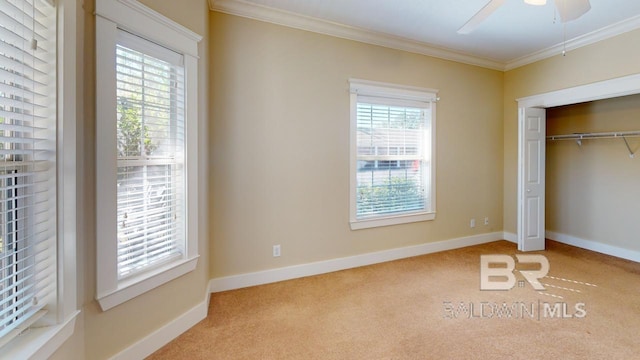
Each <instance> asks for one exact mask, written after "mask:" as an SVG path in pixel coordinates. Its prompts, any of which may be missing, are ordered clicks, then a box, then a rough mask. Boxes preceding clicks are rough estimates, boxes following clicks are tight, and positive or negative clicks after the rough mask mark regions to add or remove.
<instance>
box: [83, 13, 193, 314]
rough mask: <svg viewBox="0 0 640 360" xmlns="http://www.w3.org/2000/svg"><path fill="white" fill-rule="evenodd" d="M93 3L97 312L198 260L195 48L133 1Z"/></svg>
mask: <svg viewBox="0 0 640 360" xmlns="http://www.w3.org/2000/svg"><path fill="white" fill-rule="evenodd" d="M130 5H131V4H128V3H127V2H122V1H120V0H101V1H98V2H96V117H97V118H96V133H97V137H96V188H97V189H98V192H97V196H96V198H97V199H96V200H97V204H98V206H97V208H96V233H97V243H96V247H97V249H96V251H97V254H98V255H97V261H96V270H97V271H96V299H97V300H98V303H99V304H100V307H101V308H102V310H103V311H107V310H109V309H111V308H113V307H115V306H118V305H120V304H122V303H124V302H125V301H128V300H130V299H133V298H135V297H137V296H139V295H141V294H143V293H146V292H148V291H151V290H153V289H154V288H156V287H158V286H160V285H162V284H165V283H167V282H169V281H172V280H174V279H177V278H178V277H180V276H182V275H184V274H187V273H189V272H191V271H193V270H195V268H196V266H197V263H198V240H199V236H198V187H199V185H198V178H199V176H198V148H199V141H198V121H199V115H198V42H200V41H201V40H202V36H200V35H198V34H196V33H194V32H192V31H191V30H189V29H187V28H185V27H184V26H182V25H180V24H178V23H176V22H174V21H172V20H171V19H168V18H166V17H164V16H162V15H161V14H159V13H157V12H155V11H151V10H150V9H148V8H146V7H145V6H144V5H142V4H139V3H136V5H135V6H130Z"/></svg>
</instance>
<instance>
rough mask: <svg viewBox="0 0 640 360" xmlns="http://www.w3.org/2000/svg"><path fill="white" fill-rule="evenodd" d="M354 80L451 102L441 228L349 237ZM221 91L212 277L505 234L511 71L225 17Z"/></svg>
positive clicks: (217, 78) (442, 157)
mask: <svg viewBox="0 0 640 360" xmlns="http://www.w3.org/2000/svg"><path fill="white" fill-rule="evenodd" d="M352 77H353V78H360V79H366V80H374V81H383V82H391V83H398V84H404V85H413V86H420V87H427V88H436V89H439V90H440V97H441V99H442V100H441V101H440V102H439V103H438V110H437V218H436V220H435V221H429V222H421V223H414V224H407V225H399V226H390V227H385V228H376V229H367V230H358V231H351V230H350V229H349V93H348V91H347V89H348V79H349V78H352ZM211 90H212V91H211V113H212V116H211V121H212V122H211V127H210V132H209V136H210V139H211V153H210V157H211V166H212V169H213V170H212V176H211V177H210V178H209V184H210V189H211V193H210V199H209V201H210V203H211V204H212V214H211V221H212V224H211V231H212V233H211V237H210V241H211V251H210V264H211V276H212V278H216V277H222V276H228V275H234V274H241V273H247V272H253V271H261V270H266V269H272V268H279V267H284V266H289V265H295V264H304V263H309V262H314V261H321V260H328V259H334V258H339V257H344V256H350V255H356V254H363V253H367V252H373V251H379V250H384V249H390V248H398V247H404V246H409V245H416V244H424V243H429V242H434V241H439V240H447V239H452V238H457V237H462V236H468V235H473V234H479V233H487V232H491V231H501V230H502V196H503V192H502V171H503V170H502V169H503V164H502V161H503V154H502V151H503V144H502V141H503V136H502V134H503V129H502V126H503V112H502V109H503V108H502V99H503V94H502V91H503V73H502V72H499V71H493V70H487V69H482V68H479V67H474V66H468V65H463V64H458V63H454V62H450V61H444V60H438V59H434V58H429V57H426V56H421V55H416V54H410V53H406V52H402V51H397V50H392V49H387V48H382V47H378V46H372V45H367V44H362V43H358V42H354V41H349V40H343V39H338V38H334V37H329V36H325V35H320V34H314V33H310V32H305V31H301V30H295V29H291V28H287V27H282V26H277V25H273V24H268V23H264V22H259V21H254V20H250V19H246V18H240V17H235V16H230V15H225V14H221V13H217V12H214V13H211ZM484 216H489V217H490V221H491V224H490V226H484V225H482V221H481V220H480V219H481V218H482V219H483V218H484ZM471 217H475V218H476V219H478V226H477V227H476V228H475V229H470V228H469V220H470V218H471ZM274 244H280V245H281V246H282V256H281V257H279V258H273V257H272V256H271V250H272V245H274Z"/></svg>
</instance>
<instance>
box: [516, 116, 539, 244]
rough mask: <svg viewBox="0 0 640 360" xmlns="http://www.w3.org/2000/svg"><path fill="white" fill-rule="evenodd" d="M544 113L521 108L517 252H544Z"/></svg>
mask: <svg viewBox="0 0 640 360" xmlns="http://www.w3.org/2000/svg"><path fill="white" fill-rule="evenodd" d="M545 128H546V111H545V109H539V108H520V111H519V131H520V141H519V143H520V145H519V156H520V161H521V164H523V165H524V166H521V167H520V172H519V177H518V196H519V199H520V201H518V204H519V205H518V217H519V218H518V250H521V251H535V250H544V245H545V244H544V243H545V222H544V220H545V187H544V185H545V145H546V144H545Z"/></svg>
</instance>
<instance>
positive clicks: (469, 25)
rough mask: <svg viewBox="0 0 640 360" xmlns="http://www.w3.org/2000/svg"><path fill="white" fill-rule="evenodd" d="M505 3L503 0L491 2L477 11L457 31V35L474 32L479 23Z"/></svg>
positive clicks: (492, 0)
mask: <svg viewBox="0 0 640 360" xmlns="http://www.w3.org/2000/svg"><path fill="white" fill-rule="evenodd" d="M504 2H505V0H491V1H489V2H488V3H487V5H485V6H484V7H483V8H482V9H480V11H478V12H477V13H476V14H475V15H473V16H472V17H471V19H469V21H467V22H466V23H465V24H464V25H462V27H461V28H460V29H458V34H469V33H471V32H472V31H474V30H475V29H476V28H477V27H478V26H480V23H482V22H483V21H484V20H485V19H486V18H488V17H489V15H491V14H493V12H494V11H496V10H498V8H499V7H500V6H501V5H502V4H503V3H504Z"/></svg>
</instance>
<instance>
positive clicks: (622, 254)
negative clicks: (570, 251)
mask: <svg viewBox="0 0 640 360" xmlns="http://www.w3.org/2000/svg"><path fill="white" fill-rule="evenodd" d="M545 236H546V237H547V239H549V240H554V241H557V242H560V243H563V244H567V245H572V246H576V247H579V248H583V249H587V250H591V251H595V252H599V253H602V254H606V255H611V256H615V257H619V258H622V259H627V260H631V261H635V262H640V251H634V250H628V249H623V248H621V247H617V246H613V245H608V244H603V243H599V242H596V241H591V240H585V239H580V238H577V237H574V236H571V235H566V234H560V233H557V232H553V231H547V232H546V233H545Z"/></svg>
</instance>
